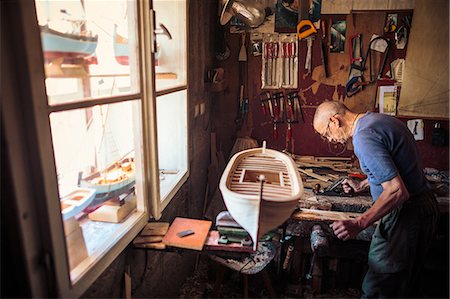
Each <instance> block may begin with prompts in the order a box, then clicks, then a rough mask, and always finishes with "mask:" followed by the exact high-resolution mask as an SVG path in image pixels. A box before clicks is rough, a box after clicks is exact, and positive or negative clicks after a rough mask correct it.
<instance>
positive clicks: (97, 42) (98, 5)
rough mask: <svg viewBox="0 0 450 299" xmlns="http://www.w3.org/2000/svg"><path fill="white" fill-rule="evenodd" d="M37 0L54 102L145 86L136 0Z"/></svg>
mask: <svg viewBox="0 0 450 299" xmlns="http://www.w3.org/2000/svg"><path fill="white" fill-rule="evenodd" d="M35 2H36V11H37V17H38V21H39V28H40V30H41V42H42V49H43V54H44V61H45V74H46V77H47V80H46V86H47V94H48V102H49V104H50V105H56V104H61V103H67V102H71V101H78V100H83V99H85V100H87V99H92V98H101V97H109V96H113V95H124V94H130V93H137V92H139V90H140V88H139V76H138V74H139V72H138V71H137V65H138V55H137V53H138V52H137V50H136V49H138V41H137V27H136V24H137V18H136V2H135V1H130V0H114V1H108V2H105V1H95V0H45V1H44V0H35ZM106 6H107V8H106Z"/></svg>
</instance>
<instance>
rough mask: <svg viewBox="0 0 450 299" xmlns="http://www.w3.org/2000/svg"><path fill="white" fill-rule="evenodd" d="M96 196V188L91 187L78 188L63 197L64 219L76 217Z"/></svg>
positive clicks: (61, 201)
mask: <svg viewBox="0 0 450 299" xmlns="http://www.w3.org/2000/svg"><path fill="white" fill-rule="evenodd" d="M94 197H95V190H94V189H90V188H76V189H75V190H73V191H71V192H69V193H68V194H67V195H65V196H64V197H63V198H61V200H60V203H61V214H62V217H63V220H67V219H69V218H70V217H74V216H75V215H77V214H79V213H80V212H81V211H83V210H84V209H85V208H86V207H87V206H89V205H90V204H91V202H92V200H93V199H94Z"/></svg>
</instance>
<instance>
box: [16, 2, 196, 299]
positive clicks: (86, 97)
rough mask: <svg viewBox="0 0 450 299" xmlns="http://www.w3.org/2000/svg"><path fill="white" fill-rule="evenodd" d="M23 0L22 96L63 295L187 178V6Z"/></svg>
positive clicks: (83, 281)
mask: <svg viewBox="0 0 450 299" xmlns="http://www.w3.org/2000/svg"><path fill="white" fill-rule="evenodd" d="M24 3H26V4H23V6H22V9H23V10H24V11H26V13H25V15H28V14H35V15H36V18H37V20H38V26H39V33H40V39H38V38H37V37H36V38H35V39H33V38H34V37H33V38H32V39H33V40H34V41H36V44H39V46H38V45H35V46H36V47H37V48H40V49H42V52H39V53H42V55H43V57H42V60H40V59H36V60H35V61H33V62H31V66H32V67H33V68H40V69H41V70H42V72H41V73H40V74H41V75H42V77H40V78H39V75H40V74H35V73H34V76H33V81H36V82H38V83H36V84H45V91H46V97H40V96H39V94H38V93H34V95H35V96H34V97H33V99H32V101H33V103H34V106H35V107H37V108H36V109H35V110H34V113H35V117H36V119H37V120H36V123H37V124H38V126H39V129H38V130H37V131H38V136H37V140H38V147H39V152H40V153H45V154H41V160H42V161H41V164H42V172H43V174H44V179H43V181H44V184H45V188H44V189H45V193H46V194H45V197H46V200H47V203H46V204H47V206H48V214H49V215H50V219H49V223H50V229H51V232H50V233H51V235H52V238H51V239H52V242H53V251H54V252H58V253H61V255H59V254H58V255H55V256H53V259H54V262H55V267H56V271H57V273H56V274H57V275H56V279H57V282H58V286H59V291H60V293H59V296H62V297H74V296H79V295H81V293H82V292H83V291H84V290H85V289H86V288H87V287H88V286H89V285H90V284H91V283H92V282H93V280H94V279H96V278H97V277H98V275H100V273H101V272H102V271H103V270H104V269H105V268H106V267H107V266H108V265H109V264H110V263H111V262H112V261H113V259H114V258H115V257H117V255H118V254H119V253H120V252H121V251H122V250H123V249H124V248H125V246H126V245H127V244H129V243H130V242H131V240H132V238H133V237H134V236H135V235H136V234H137V233H138V232H139V231H140V230H141V229H142V227H143V226H144V225H145V223H146V222H147V220H148V219H149V218H150V217H153V218H159V217H160V215H161V213H162V211H163V209H164V208H165V207H166V206H167V204H168V203H169V202H170V200H171V198H172V197H173V195H174V194H175V193H176V191H177V190H178V189H179V188H180V187H181V185H182V184H183V183H184V182H185V181H186V180H187V177H188V174H189V169H188V154H187V153H188V137H187V132H188V129H187V101H188V99H187V72H186V69H187V67H186V57H187V55H186V53H187V49H186V3H185V1H154V3H152V2H151V1H150V0H149V1H138V0H114V1H109V2H107V6H108V7H107V9H105V5H106V3H105V2H104V1H95V0H92V1H91V0H80V1H75V0H45V1H43V0H35V2H34V6H33V2H24ZM34 9H35V10H34ZM31 10H33V11H32V12H31ZM154 10H156V17H155V14H154V13H153V12H154ZM159 13H161V15H159ZM174 16H176V19H174V18H173V17H174ZM152 20H153V21H154V22H152ZM154 24H158V25H156V30H155V31H153V29H154V28H155V26H154ZM34 29H36V28H34ZM24 30H25V31H26V32H24V36H30V33H33V32H34V31H33V30H31V29H29V28H28V29H27V28H25V29H24ZM153 32H155V35H153ZM27 51H28V55H29V57H33V55H36V53H35V52H33V50H32V49H29V50H27ZM41 61H42V62H44V64H43V65H41ZM37 64H39V65H37ZM30 73H31V69H30ZM39 79H41V80H39ZM33 84H34V83H33ZM33 86H35V85H33ZM42 103H45V104H44V105H43V104H42ZM48 153H52V154H48ZM59 249H65V250H62V251H63V252H64V253H62V251H61V250H59Z"/></svg>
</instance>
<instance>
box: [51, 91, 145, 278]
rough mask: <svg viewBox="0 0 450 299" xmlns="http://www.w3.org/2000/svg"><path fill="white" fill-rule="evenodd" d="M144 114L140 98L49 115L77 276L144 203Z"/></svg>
mask: <svg viewBox="0 0 450 299" xmlns="http://www.w3.org/2000/svg"><path fill="white" fill-rule="evenodd" d="M140 115H141V107H140V101H137V100H136V101H128V102H122V103H116V104H109V105H102V106H94V107H91V108H86V109H76V110H70V111H63V112H54V113H52V114H51V115H50V125H51V130H52V140H53V148H54V155H55V163H56V171H57V175H58V188H59V197H60V206H61V216H62V219H63V221H64V229H65V234H66V245H67V250H68V254H69V264H70V269H71V274H72V276H73V273H79V272H80V269H78V270H76V268H77V267H89V266H91V265H92V263H93V262H95V258H96V257H99V256H101V255H102V253H103V252H104V251H105V249H106V248H108V247H110V246H111V245H112V244H114V242H116V241H117V239H116V238H117V233H118V231H120V230H121V229H123V227H122V225H123V223H124V222H126V219H127V218H130V217H131V216H132V215H133V214H135V213H139V212H138V211H137V210H136V206H137V207H139V208H141V207H142V204H138V203H139V202H142V201H143V199H142V195H140V194H142V185H141V182H142V169H141V167H142V155H141V151H140V148H141V144H142V141H141V137H140V136H141V134H142V132H141V126H140V124H141V118H140ZM139 208H138V210H139ZM122 218H123V219H122ZM74 270H75V272H73V271H74Z"/></svg>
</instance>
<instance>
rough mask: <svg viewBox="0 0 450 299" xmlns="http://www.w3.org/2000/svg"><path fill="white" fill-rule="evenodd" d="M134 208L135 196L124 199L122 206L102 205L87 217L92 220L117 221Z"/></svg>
mask: <svg viewBox="0 0 450 299" xmlns="http://www.w3.org/2000/svg"><path fill="white" fill-rule="evenodd" d="M135 208H136V198H132V199H129V200H126V201H125V204H123V205H122V206H119V205H117V206H115V205H103V206H101V207H100V208H98V209H97V210H95V211H94V212H92V213H89V219H91V220H93V221H101V222H112V223H119V222H121V221H122V220H123V219H124V218H125V217H127V216H128V215H129V214H130V213H131V211H133V210H134V209H135Z"/></svg>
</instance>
